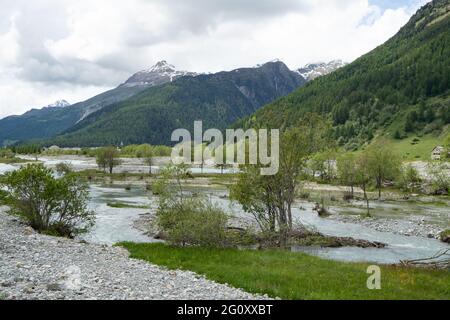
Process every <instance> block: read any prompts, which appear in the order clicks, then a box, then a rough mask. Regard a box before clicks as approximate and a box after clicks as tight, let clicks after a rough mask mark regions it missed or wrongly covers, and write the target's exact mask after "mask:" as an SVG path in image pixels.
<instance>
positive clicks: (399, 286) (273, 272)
mask: <svg viewBox="0 0 450 320" xmlns="http://www.w3.org/2000/svg"><path fill="white" fill-rule="evenodd" d="M121 245H122V246H123V247H125V248H127V249H128V250H129V251H130V253H131V256H132V257H133V258H137V259H142V260H146V261H149V262H151V263H154V264H157V265H160V266H166V267H168V268H170V269H182V270H191V271H194V272H197V273H199V274H203V275H205V276H206V277H207V278H208V279H211V280H214V281H217V282H219V283H228V284H230V285H231V286H233V287H237V288H242V289H244V290H246V291H248V292H252V293H261V294H265V293H267V294H268V295H269V296H271V297H280V298H283V299H450V272H447V271H432V270H419V269H406V268H399V267H390V266H384V267H382V280H381V281H382V282H381V284H382V290H368V289H367V286H366V282H367V278H368V277H369V275H368V274H367V273H366V270H367V267H368V264H358V263H343V262H336V261H329V260H323V259H320V258H317V257H313V256H309V255H305V254H299V253H291V252H284V251H248V250H244V251H241V250H233V249H223V250H222V249H204V248H174V247H169V246H167V245H164V244H133V243H123V244H121Z"/></svg>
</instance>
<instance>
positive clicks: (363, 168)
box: [355, 152, 373, 216]
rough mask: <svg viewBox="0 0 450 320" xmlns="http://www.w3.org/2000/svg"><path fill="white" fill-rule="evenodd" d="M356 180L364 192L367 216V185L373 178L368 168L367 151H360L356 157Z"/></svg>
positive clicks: (368, 209)
mask: <svg viewBox="0 0 450 320" xmlns="http://www.w3.org/2000/svg"><path fill="white" fill-rule="evenodd" d="M355 168H356V170H355V173H356V181H357V183H358V185H359V186H360V187H361V189H362V191H363V194H364V200H365V202H366V207H367V216H370V202H369V196H368V195H367V187H368V185H369V183H370V181H371V180H372V179H373V176H372V175H371V170H369V168H370V160H369V156H368V154H367V152H364V153H361V154H360V155H359V156H358V157H357V158H356V167H355Z"/></svg>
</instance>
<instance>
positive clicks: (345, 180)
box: [337, 153, 357, 197]
mask: <svg viewBox="0 0 450 320" xmlns="http://www.w3.org/2000/svg"><path fill="white" fill-rule="evenodd" d="M356 160H357V158H356V156H355V155H354V154H352V153H346V154H343V155H341V156H340V157H338V160H337V171H338V177H339V180H340V181H341V183H342V184H343V185H344V186H348V187H350V191H351V195H352V197H353V196H354V187H355V185H356V183H357V180H356V179H357V166H356Z"/></svg>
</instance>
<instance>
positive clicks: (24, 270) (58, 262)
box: [0, 208, 265, 300]
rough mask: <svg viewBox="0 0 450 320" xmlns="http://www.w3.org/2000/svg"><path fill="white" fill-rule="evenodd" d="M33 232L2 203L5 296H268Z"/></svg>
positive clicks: (0, 263)
mask: <svg viewBox="0 0 450 320" xmlns="http://www.w3.org/2000/svg"><path fill="white" fill-rule="evenodd" d="M30 232H31V230H29V229H27V226H26V225H24V224H20V223H16V222H14V221H13V218H12V217H11V216H9V215H6V214H5V213H4V212H3V210H2V208H0V246H1V250H0V279H1V280H0V292H1V293H0V299H1V298H4V299H14V300H28V299H36V300H59V299H64V300H142V299H146V298H147V299H148V298H150V299H157V300H166V299H177V300H210V299H217V300H221V299H231V300H254V299H265V298H264V297H262V296H258V295H253V294H249V293H247V292H244V291H242V290H239V289H235V288H232V287H230V286H226V285H222V284H218V283H215V282H213V281H210V280H207V279H205V278H203V277H199V278H198V277H197V276H196V274H195V273H192V272H185V271H176V272H175V271H169V270H166V269H164V268H160V267H157V266H155V265H152V264H150V263H147V262H145V261H140V260H134V259H130V258H129V254H128V251H126V250H125V249H123V248H112V247H109V246H100V245H96V244H80V243H79V242H78V241H76V240H66V239H56V238H54V237H50V236H46V235H42V234H38V233H35V234H33V235H32V236H29V235H27V234H29V233H30Z"/></svg>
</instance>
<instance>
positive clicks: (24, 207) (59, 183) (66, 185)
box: [3, 164, 94, 237]
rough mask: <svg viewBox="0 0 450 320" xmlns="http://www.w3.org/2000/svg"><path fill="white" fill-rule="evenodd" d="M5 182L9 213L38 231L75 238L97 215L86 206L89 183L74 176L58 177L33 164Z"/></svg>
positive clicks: (15, 173) (84, 230)
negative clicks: (19, 217)
mask: <svg viewBox="0 0 450 320" xmlns="http://www.w3.org/2000/svg"><path fill="white" fill-rule="evenodd" d="M3 185H4V186H6V188H7V195H6V196H5V203H6V204H7V205H8V206H9V207H10V212H11V213H12V214H16V215H20V216H22V217H23V218H25V219H26V221H27V222H28V223H29V224H30V226H31V227H33V228H34V229H35V230H37V231H38V232H42V233H49V234H52V235H58V236H63V237H74V236H75V235H77V234H80V233H83V232H86V231H88V230H89V228H90V227H92V225H93V222H94V214H93V212H91V211H89V210H88V209H87V202H88V200H89V190H88V185H87V184H85V183H83V182H81V181H80V180H79V179H77V177H76V176H74V175H71V174H69V175H66V176H64V177H63V178H61V179H55V178H54V177H53V175H52V171H51V170H50V169H47V168H45V167H44V166H43V165H41V164H33V165H27V166H24V167H22V168H21V169H20V170H17V171H13V172H10V173H8V174H6V176H5V178H4V179H3Z"/></svg>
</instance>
